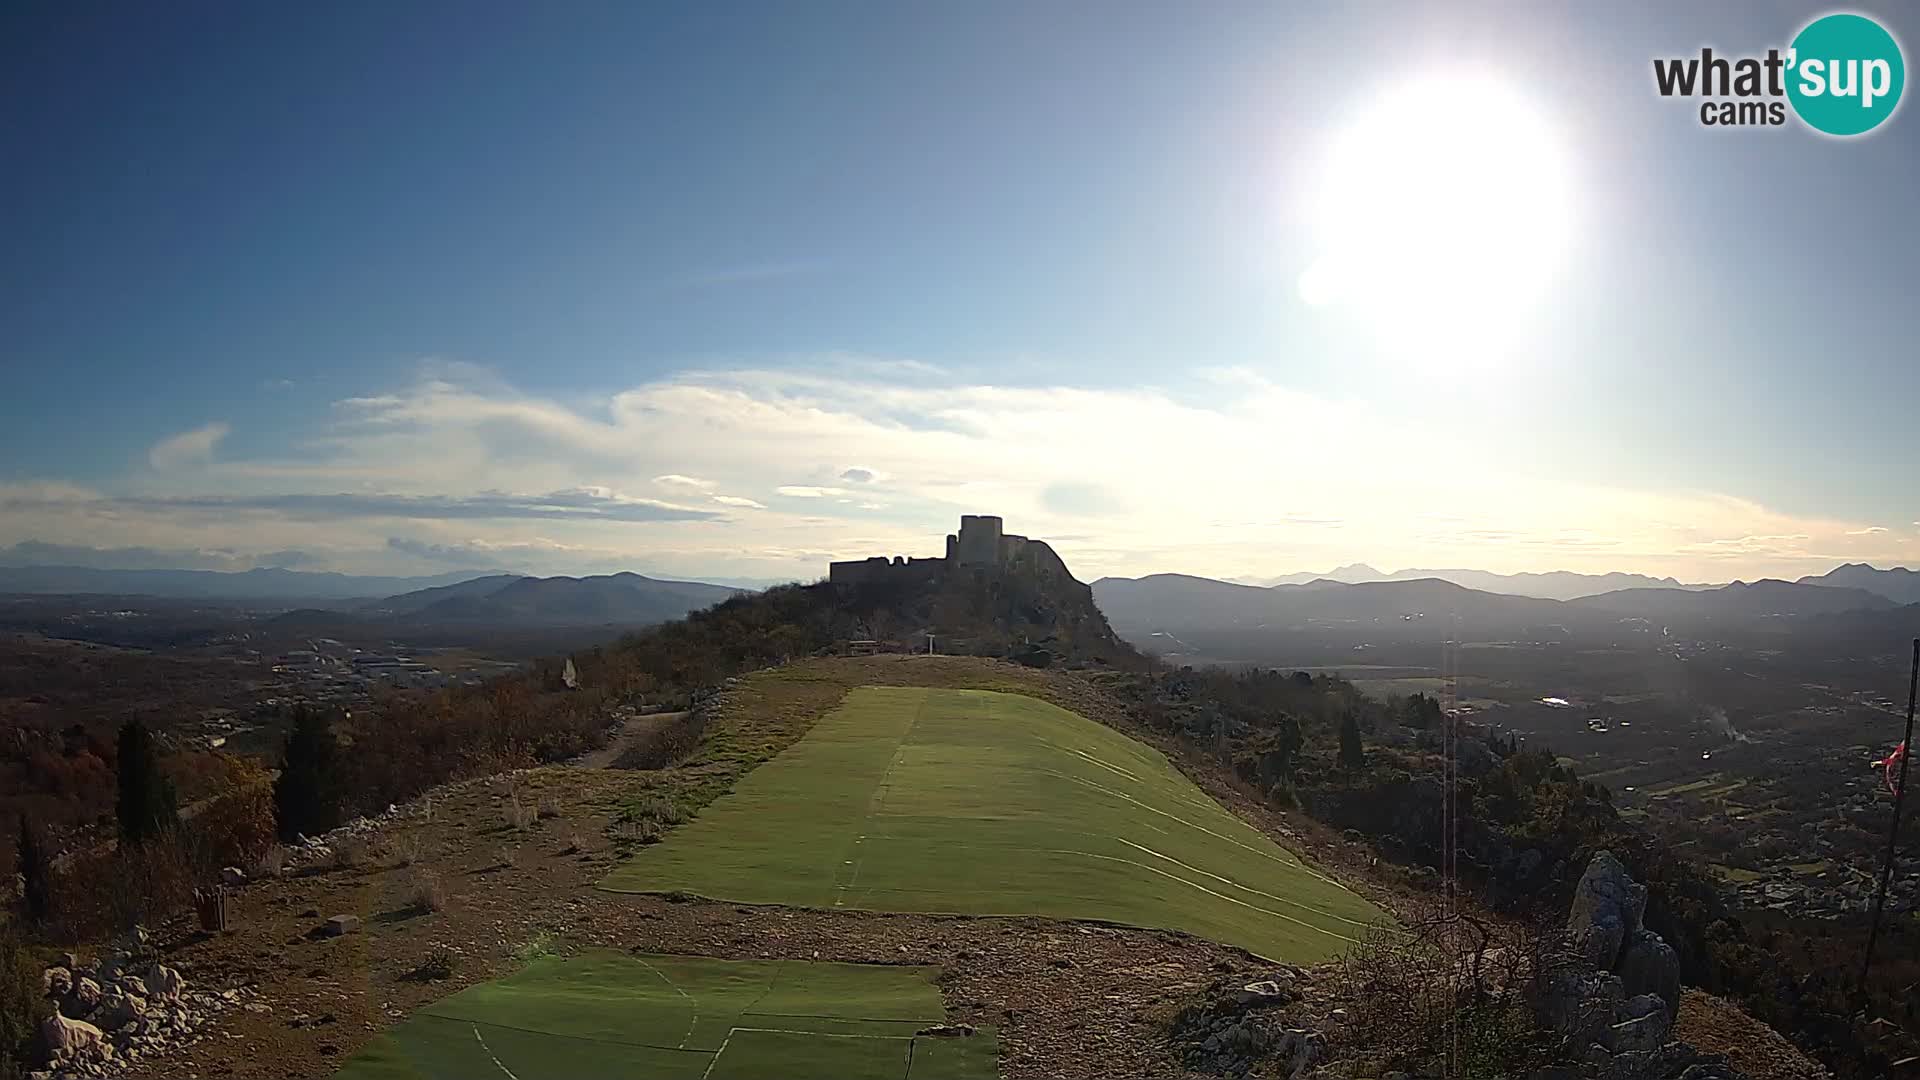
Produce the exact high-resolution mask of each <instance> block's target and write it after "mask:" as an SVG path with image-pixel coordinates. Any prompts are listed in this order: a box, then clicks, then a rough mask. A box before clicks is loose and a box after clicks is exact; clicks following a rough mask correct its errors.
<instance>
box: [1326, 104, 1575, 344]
mask: <svg viewBox="0 0 1920 1080" xmlns="http://www.w3.org/2000/svg"><path fill="white" fill-rule="evenodd" d="M1570 186H1571V185H1570V177H1569V170H1568V168H1567V162H1566V159H1565V153H1564V150H1563V148H1562V146H1561V144H1560V140H1559V139H1558V138H1557V137H1556V135H1555V133H1554V131H1553V129H1552V127H1551V126H1550V125H1549V124H1548V122H1547V121H1546V119H1545V117H1543V116H1542V115H1541V112H1540V111H1539V110H1538V109H1536V108H1535V107H1533V105H1532V104H1531V103H1530V102H1529V101H1528V100H1527V98H1526V97H1525V96H1524V95H1523V94H1521V93H1520V92H1518V91H1517V90H1515V89H1514V88H1513V87H1511V86H1509V85H1507V84H1506V83H1503V82H1502V81H1500V80H1498V79H1495V78H1493V77H1491V76H1488V75H1483V74H1455V75H1446V76H1430V77H1426V78H1421V79H1417V80H1414V81H1411V82H1407V83H1404V84H1401V85H1399V86H1396V87H1394V88H1393V89H1391V90H1390V91H1388V92H1387V93H1385V94H1383V95H1381V96H1380V97H1379V98H1378V99H1377V100H1375V101H1374V102H1372V103H1371V104H1370V105H1369V106H1368V107H1367V108H1366V109H1364V110H1363V111H1362V113H1361V114H1360V116H1359V118H1358V119H1357V120H1356V121H1355V122H1354V123H1353V124H1352V125H1351V126H1350V127H1348V128H1347V129H1346V130H1345V131H1344V132H1343V133H1342V134H1341V135H1340V136H1339V137H1338V139H1337V140H1336V141H1335V142H1334V144H1333V145H1332V147H1331V149H1330V151H1329V153H1328V155H1327V158H1326V163H1325V169H1324V172H1323V174H1322V176H1321V179H1320V183H1319V185H1318V186H1317V188H1315V189H1314V191H1313V196H1312V197H1313V200H1314V201H1313V205H1312V207H1311V213H1312V215H1313V220H1314V223H1315V226H1316V229H1317V232H1318V235H1319V240H1320V243H1321V247H1320V250H1319V253H1318V257H1317V258H1316V259H1315V261H1314V262H1313V263H1312V265H1310V266H1309V267H1308V268H1307V269H1306V271H1305V272H1303V273H1302V274H1301V275H1300V280H1299V289H1300V295H1301V298H1302V299H1303V300H1304V301H1305V302H1306V303H1308V304H1310V305H1312V306H1315V307H1332V306H1342V307H1348V308H1352V309H1355V310H1356V311H1357V313H1358V314H1359V315H1360V317H1361V318H1363V319H1364V320H1365V322H1366V323H1367V324H1369V325H1370V326H1373V327H1377V328H1378V329H1379V331H1380V332H1381V333H1382V334H1383V335H1384V338H1385V344H1386V345H1387V347H1388V348H1389V349H1390V350H1391V351H1393V352H1394V353H1395V354H1397V355H1399V356H1402V357H1404V358H1406V359H1409V360H1414V361H1419V362H1422V363H1427V364H1433V365H1440V366H1444V367H1447V368H1452V367H1456V366H1460V365H1465V364H1475V363H1487V362H1492V361H1496V360H1498V359H1500V358H1502V357H1503V356H1505V355H1506V354H1507V352H1508V350H1509V349H1510V348H1511V347H1512V345H1513V344H1514V342H1515V340H1516V338H1517V335H1518V332H1519V331H1520V330H1521V329H1522V328H1523V327H1524V325H1525V324H1526V322H1527V321H1528V319H1529V317H1530V316H1531V315H1532V314H1533V313H1534V311H1535V310H1536V308H1537V306H1538V303H1539V300H1540V298H1541V294H1542V292H1543V291H1544V290H1545V289H1546V288H1547V287H1549V285H1550V283H1551V282H1552V280H1553V278H1554V273H1555V271H1556V269H1557V268H1558V267H1559V265H1560V262H1561V260H1562V258H1563V256H1564V253H1565V249H1566V247H1567V243H1568V240H1569V236H1570V233H1571V229H1572V216H1573V215H1572V205H1571V204H1572V193H1571V190H1570Z"/></svg>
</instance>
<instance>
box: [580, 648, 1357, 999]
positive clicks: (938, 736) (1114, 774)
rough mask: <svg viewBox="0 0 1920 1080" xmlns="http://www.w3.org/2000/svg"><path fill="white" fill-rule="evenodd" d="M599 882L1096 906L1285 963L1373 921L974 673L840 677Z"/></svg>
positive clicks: (1245, 829)
mask: <svg viewBox="0 0 1920 1080" xmlns="http://www.w3.org/2000/svg"><path fill="white" fill-rule="evenodd" d="M906 666H911V665H903V667H906ZM605 887H606V888H609V889H613V890H615V891H623V892H657V893H671V892H689V893H694V894H697V895H701V896H707V897H713V898H716V899H723V900H730V901H736V902H744V903H782V904H795V905H802V906H808V907H817V908H850V909H864V910H879V911H912V912H950V913H961V914H974V915H1041V916H1047V917H1052V918H1065V919H1097V920H1104V921H1110V922H1115V923H1122V924H1127V925H1133V926H1144V927H1155V928H1167V929H1177V930H1184V931H1187V932H1190V933H1194V934H1197V935H1200V936H1203V937H1208V938H1211V939H1213V940H1217V941H1223V942H1227V943H1230V944H1234V945H1239V946H1241V947H1243V948H1246V949H1249V950H1251V951H1253V952H1256V953H1259V954H1261V955H1264V956H1269V957H1274V958H1283V959H1287V960H1292V961H1296V962H1313V961H1317V960H1321V959H1325V958H1327V957H1330V956H1333V955H1336V954H1338V953H1340V952H1341V951H1343V950H1344V949H1345V948H1347V947H1350V946H1351V945H1352V944H1354V943H1355V942H1356V941H1357V940H1359V939H1360V937H1361V936H1362V935H1363V934H1364V932H1365V931H1366V930H1367V929H1368V928H1370V927H1372V926H1376V925H1380V924H1382V923H1384V922H1386V921H1387V917H1386V916H1385V915H1384V914H1382V913H1381V912H1380V911H1379V909H1377V908H1375V907H1374V906H1373V905H1372V904H1370V903H1368V902H1367V901H1366V900H1364V899H1363V898H1361V897H1360V896H1358V895H1356V894H1354V893H1352V892H1350V891H1348V890H1347V889H1346V888H1344V887H1343V886H1341V885H1339V884H1338V883H1336V882H1334V881H1332V880H1331V879H1329V878H1327V877H1325V876H1324V875H1322V874H1319V873H1318V872H1316V871H1314V870H1312V869H1311V868H1309V867H1307V866H1305V865H1303V864H1302V863H1301V862H1300V861H1299V860H1298V859H1297V858H1295V857H1294V856H1293V855H1292V854H1291V853H1290V852H1287V851H1286V850H1284V849H1283V848H1281V847H1279V846H1278V845H1277V844H1275V843H1274V842H1273V841H1272V840H1270V839H1268V838H1267V837H1266V836H1265V835H1264V834H1262V833H1261V832H1259V831H1258V830H1257V829H1255V828H1253V827H1252V826H1250V825H1248V824H1247V823H1245V822H1243V821H1241V820H1240V819H1239V818H1237V817H1235V816H1234V815H1232V814H1230V813H1228V812H1227V811H1226V810H1224V809H1222V808H1221V807H1220V805H1219V804H1217V803H1215V802H1214V801H1213V800H1211V799H1209V798H1208V797H1207V796H1206V795H1205V794H1204V793H1203V792H1201V791H1200V789H1199V788H1197V787H1195V786H1194V785H1193V783H1192V782H1191V781H1189V780H1188V779H1186V778H1185V777H1184V776H1182V775H1180V774H1179V773H1178V772H1177V771H1175V770H1174V769H1173V767H1172V766H1171V765H1170V764H1169V763H1168V762H1167V760H1166V758H1165V757H1163V756H1162V755H1161V754H1160V753H1158V752H1157V751H1155V750H1152V749H1150V748H1148V747H1146V746H1144V745H1142V744H1140V743H1138V742H1136V741H1134V740H1132V739H1129V738H1127V737H1126V736H1124V735H1121V734H1119V733H1118V732H1116V731H1113V730H1111V729H1109V728H1106V727H1103V726H1101V725H1099V724H1096V723H1094V722H1092V721H1090V720H1087V719H1085V718H1083V717H1081V716H1078V715H1076V714H1074V713H1072V712H1069V711H1067V710H1065V709H1062V708H1059V707H1057V706H1054V705H1050V704H1048V703H1046V702H1043V701H1039V700H1036V699H1034V698H1031V697H1025V696H1017V695H1013V694H1004V693H996V692H992V691H980V690H940V689H915V688H906V687H865V688H862V689H859V690H857V691H855V692H854V693H852V694H851V695H849V696H848V697H847V700H846V703H845V704H844V705H843V706H841V707H840V708H839V709H837V710H835V711H834V712H833V713H832V714H831V715H829V716H828V717H827V718H826V719H824V720H822V721H821V722H820V723H819V724H818V725H816V726H815V727H814V728H813V730H812V731H811V733H810V734H808V735H807V736H806V737H805V738H804V739H801V740H799V741H798V742H797V743H796V744H795V745H793V746H792V748H791V749H789V750H788V751H787V752H786V753H784V754H782V755H780V756H779V757H778V758H776V759H774V760H773V761H770V762H768V763H767V764H765V765H764V766H762V767H761V768H759V769H757V770H756V771H754V772H753V773H752V774H751V775H749V776H747V777H745V778H744V779H743V780H741V781H740V782H739V783H738V784H737V785H735V787H734V790H733V792H732V793H731V794H730V795H727V796H725V797H724V798H721V799H719V800H718V801H717V802H715V803H714V804H713V805H712V806H710V807H708V808H707V809H706V811H705V812H704V813H703V814H701V816H700V817H699V818H697V819H695V820H694V821H692V822H690V823H689V824H687V825H685V826H684V827H682V828H680V829H678V830H676V831H675V832H673V833H672V834H671V835H669V836H667V837H666V839H665V841H664V842H663V843H660V844H659V845H657V846H655V847H652V848H649V849H647V850H645V851H643V852H641V853H639V854H638V855H636V856H635V857H634V858H633V859H632V860H631V861H629V862H627V863H625V864H623V865H622V866H621V867H620V868H618V869H616V870H615V871H614V873H613V875H612V876H611V877H609V878H608V879H607V881H606V882H605Z"/></svg>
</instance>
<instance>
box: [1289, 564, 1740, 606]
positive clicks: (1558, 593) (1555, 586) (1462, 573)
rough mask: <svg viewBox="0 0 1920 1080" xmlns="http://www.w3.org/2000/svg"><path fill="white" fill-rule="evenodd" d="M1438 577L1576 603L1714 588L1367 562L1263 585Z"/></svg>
mask: <svg viewBox="0 0 1920 1080" xmlns="http://www.w3.org/2000/svg"><path fill="white" fill-rule="evenodd" d="M1423 578H1437V579H1439V580H1441V581H1451V582H1453V583H1454V584H1455V585H1464V586H1466V587H1467V588H1469V589H1479V590H1480V591H1482V592H1491V593H1505V594H1507V595H1508V596H1532V597H1537V598H1539V599H1542V600H1573V599H1576V598H1578V597H1582V596H1593V595H1595V594H1596V593H1604V592H1613V591H1615V590H1618V589H1637V588H1668V589H1711V588H1714V587H1715V586H1712V585H1683V584H1681V583H1680V582H1678V581H1675V580H1674V579H1673V578H1654V577H1648V576H1646V575H1645V574H1619V573H1614V574H1576V573H1574V572H1572V571H1570V570H1554V571H1550V572H1547V573H1544V574H1495V573H1490V572H1488V571H1485V570H1395V571H1394V572H1393V573H1391V574H1384V573H1381V572H1380V571H1378V570H1375V569H1374V568H1373V567H1371V566H1368V565H1367V564H1366V563H1352V564H1350V565H1347V566H1339V567H1335V568H1334V569H1332V570H1329V571H1327V572H1326V573H1324V574H1310V573H1302V574H1287V575H1286V576H1284V577H1277V578H1268V579H1266V580H1265V581H1262V582H1259V583H1258V584H1263V585H1306V584H1310V583H1312V582H1315V581H1338V582H1343V583H1345V584H1348V585H1362V584H1366V583H1368V582H1373V581H1419V580H1421V579H1423Z"/></svg>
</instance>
